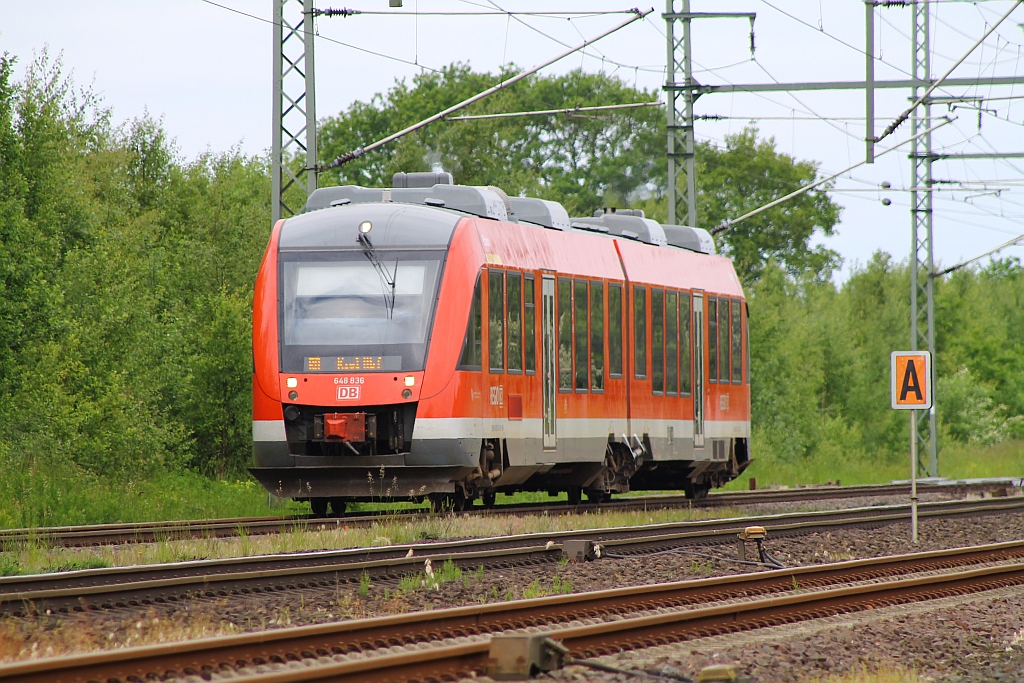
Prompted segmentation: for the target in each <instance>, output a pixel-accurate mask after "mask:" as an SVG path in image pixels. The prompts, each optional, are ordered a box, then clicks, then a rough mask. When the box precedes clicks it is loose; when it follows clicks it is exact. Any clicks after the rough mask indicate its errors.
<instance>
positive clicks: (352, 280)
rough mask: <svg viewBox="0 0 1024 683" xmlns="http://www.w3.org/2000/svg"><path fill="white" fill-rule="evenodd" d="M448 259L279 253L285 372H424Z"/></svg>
mask: <svg viewBox="0 0 1024 683" xmlns="http://www.w3.org/2000/svg"><path fill="white" fill-rule="evenodd" d="M445 255H446V252H445V251H444V250H407V249H403V250H395V249H375V250H374V251H373V252H368V251H365V250H360V251H355V250H344V251H327V252H309V251H299V252H285V251H282V252H280V254H279V258H278V283H279V284H278V297H279V301H280V305H279V311H278V321H279V329H280V330H281V333H280V335H279V344H280V354H281V371H282V372H296V373H317V372H320V373H338V372H413V371H419V370H423V369H425V367H426V358H427V346H428V344H429V341H430V332H431V329H432V327H433V322H434V310H435V308H436V302H437V296H438V290H439V287H440V284H441V277H442V273H443V270H444V263H445Z"/></svg>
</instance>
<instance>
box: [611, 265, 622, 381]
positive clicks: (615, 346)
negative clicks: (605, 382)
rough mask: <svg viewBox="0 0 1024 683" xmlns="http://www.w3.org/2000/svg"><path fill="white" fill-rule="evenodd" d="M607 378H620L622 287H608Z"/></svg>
mask: <svg viewBox="0 0 1024 683" xmlns="http://www.w3.org/2000/svg"><path fill="white" fill-rule="evenodd" d="M608 376H609V377H622V285H608Z"/></svg>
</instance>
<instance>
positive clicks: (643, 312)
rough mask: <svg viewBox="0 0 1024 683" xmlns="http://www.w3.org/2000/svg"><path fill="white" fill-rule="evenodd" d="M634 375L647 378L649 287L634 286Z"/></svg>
mask: <svg viewBox="0 0 1024 683" xmlns="http://www.w3.org/2000/svg"><path fill="white" fill-rule="evenodd" d="M633 375H634V376H635V377H636V378H637V379H646V378H647V288H646V287H644V286H643V285H634V286H633Z"/></svg>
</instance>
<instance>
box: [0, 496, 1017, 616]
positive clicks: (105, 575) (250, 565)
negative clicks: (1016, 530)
mask: <svg viewBox="0 0 1024 683" xmlns="http://www.w3.org/2000/svg"><path fill="white" fill-rule="evenodd" d="M908 509H909V508H908V506H906V505H895V506H875V507H867V508H854V509H847V510H838V511H831V510H830V511H817V512H802V513H787V514H776V515H762V516H755V517H739V518H729V519H716V520H700V521H690V522H672V523H662V524H648V525H643V526H634V527H616V528H608V529H583V530H572V531H558V532H548V533H531V534H520V535H516V536H506V537H497V538H481V539H466V540H459V541H447V542H439V543H419V544H403V545H392V546H383V547H373V548H352V549H347V550H334V551H320V552H308V553H288V554H281V555H262V556H255V557H240V558H227V559H222V560H198V561H191V562H180V563H169V564H159V565H143V566H127V567H115V568H104V569H86V570H79V571H74V572H61V573H52V574H36V575H25V576H12V577H3V578H0V614H12V615H15V616H19V615H23V614H33V613H42V612H45V611H46V610H50V611H51V612H70V611H85V610H93V609H111V608H119V607H134V606H142V605H149V604H153V603H163V602H175V601H178V600H181V599H186V598H189V597H204V596H205V597H218V596H227V595H232V594H247V593H259V592H273V591H281V590H301V589H311V588H319V587H328V586H333V585H336V584H338V583H344V582H351V581H358V580H359V579H360V577H361V576H362V575H363V574H364V573H365V574H367V575H368V576H370V577H371V578H373V579H377V580H380V579H382V578H383V579H387V578H397V577H400V576H403V575H407V574H410V573H415V572H418V571H420V570H421V569H422V566H423V563H424V561H425V560H426V559H428V558H429V559H430V560H431V562H432V563H433V564H434V565H439V564H440V563H443V562H445V561H448V560H450V561H452V562H453V563H454V564H456V565H457V566H459V567H463V568H469V569H473V568H476V567H478V566H483V567H485V568H487V569H492V568H496V567H509V566H523V565H529V564H534V563H542V562H553V561H556V560H557V559H559V558H560V557H561V554H562V553H561V548H562V543H564V542H565V541H567V540H571V539H587V540H592V541H595V542H599V543H600V544H601V545H602V546H603V547H604V548H605V549H607V550H614V551H616V552H617V553H624V554H629V553H642V552H652V551H658V550H665V549H671V548H676V547H680V546H685V545H687V544H693V543H695V542H703V543H709V542H711V543H714V542H725V541H732V540H733V539H734V538H735V535H736V534H737V533H738V532H740V531H742V530H743V529H744V528H746V527H747V526H749V525H752V524H757V525H761V526H766V527H767V528H769V530H770V533H771V535H772V536H773V537H779V536H791V535H799V534H806V533H811V532H814V531H819V530H823V529H834V528H841V527H848V526H865V525H866V526H882V525H887V524H892V523H897V522H903V521H906V519H907V515H908ZM1022 511H1024V497H1020V496H1018V497H1013V498H995V499H987V500H975V501H951V502H940V503H925V504H922V505H920V506H919V514H920V516H921V517H922V518H929V517H953V516H973V515H989V514H1000V513H1013V512H1022Z"/></svg>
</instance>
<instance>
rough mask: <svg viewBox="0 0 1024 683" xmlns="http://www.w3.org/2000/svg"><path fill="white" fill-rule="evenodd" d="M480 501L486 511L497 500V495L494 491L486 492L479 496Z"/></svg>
mask: <svg viewBox="0 0 1024 683" xmlns="http://www.w3.org/2000/svg"><path fill="white" fill-rule="evenodd" d="M480 499H481V500H482V501H483V503H484V507H485V508H487V509H488V510H489V509H491V508H492V507H494V503H495V501H497V500H498V494H497V492H495V491H487V492H485V493H483V494H481V496H480Z"/></svg>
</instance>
